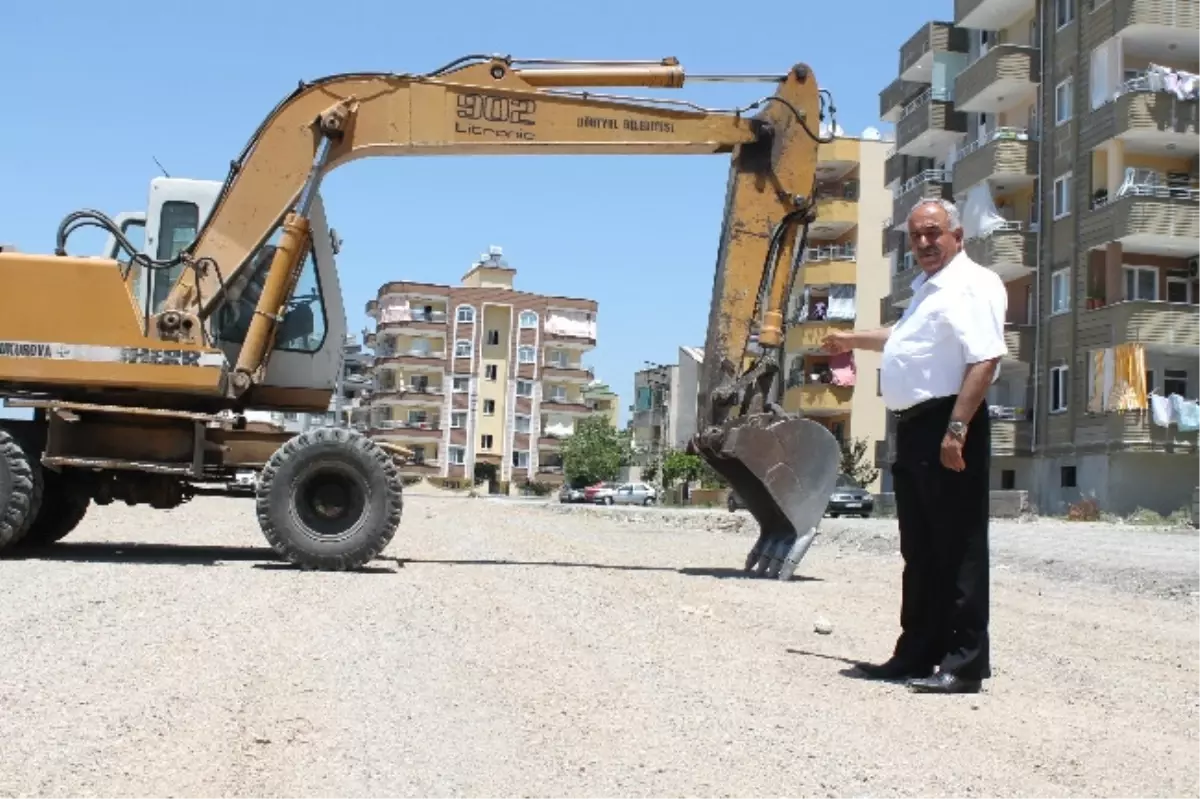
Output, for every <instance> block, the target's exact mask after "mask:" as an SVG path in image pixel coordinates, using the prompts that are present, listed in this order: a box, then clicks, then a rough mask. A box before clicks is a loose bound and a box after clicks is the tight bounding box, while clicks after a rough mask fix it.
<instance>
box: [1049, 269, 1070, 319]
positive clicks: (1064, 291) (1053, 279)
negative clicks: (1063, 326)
mask: <svg viewBox="0 0 1200 799" xmlns="http://www.w3.org/2000/svg"><path fill="white" fill-rule="evenodd" d="M1070 309H1071V270H1070V268H1067V269H1059V270H1057V271H1055V272H1054V273H1053V274H1052V275H1050V313H1052V314H1053V313H1064V312H1066V311H1068V310H1070Z"/></svg>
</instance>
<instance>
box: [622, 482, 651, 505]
mask: <svg viewBox="0 0 1200 799" xmlns="http://www.w3.org/2000/svg"><path fill="white" fill-rule="evenodd" d="M612 501H613V503H614V504H617V505H653V504H654V503H656V502H658V491H657V490H656V489H655V488H654V486H652V485H650V484H649V483H622V484H621V485H619V486H617V490H616V491H614V492H613V495H612Z"/></svg>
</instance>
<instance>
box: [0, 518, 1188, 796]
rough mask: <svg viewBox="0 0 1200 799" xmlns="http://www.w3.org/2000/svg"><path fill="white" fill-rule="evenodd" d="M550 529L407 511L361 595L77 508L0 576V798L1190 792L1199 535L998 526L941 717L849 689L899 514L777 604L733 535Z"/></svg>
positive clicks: (775, 587)
mask: <svg viewBox="0 0 1200 799" xmlns="http://www.w3.org/2000/svg"><path fill="white" fill-rule="evenodd" d="M562 511H563V509H561V508H554V507H545V506H539V505H537V504H536V503H523V502H496V501H488V500H470V499H445V498H432V497H421V496H413V497H410V499H409V501H408V503H407V505H406V509H405V520H404V523H403V525H402V533H401V534H400V535H399V536H398V537H397V539H396V541H395V542H394V543H393V544H392V546H391V547H389V549H388V550H387V551H386V552H385V556H386V558H385V559H382V560H380V561H377V562H376V564H375V565H374V566H373V567H372V569H371V570H370V571H369V573H363V574H316V573H303V572H298V571H295V570H293V569H291V568H289V567H287V566H285V565H284V564H280V563H278V562H275V561H274V558H273V557H272V554H271V552H270V550H268V549H266V548H265V545H264V543H263V541H262V538H261V536H260V535H259V533H258V532H257V529H256V527H255V523H254V518H253V513H252V510H251V505H250V504H249V503H248V502H246V501H221V500H197V501H196V502H193V503H191V504H190V505H187V506H184V507H183V508H180V509H178V510H176V511H173V512H170V513H161V512H155V511H151V510H142V509H129V508H124V507H112V508H103V509H98V510H95V511H93V513H92V516H91V517H89V519H88V520H87V521H86V522H85V524H84V525H83V526H82V527H81V528H80V529H79V530H78V531H77V533H75V534H73V535H72V536H71V537H70V538H69V539H67V541H65V542H63V544H62V545H61V546H59V547H58V548H56V549H55V550H53V551H47V552H46V553H44V554H40V555H38V556H37V557H36V558H30V559H26V560H12V559H8V560H3V561H0V570H2V573H3V583H4V586H5V600H6V601H5V603H4V606H3V609H0V640H2V641H3V642H4V645H3V653H4V656H3V658H2V659H0V741H3V742H4V746H3V748H2V749H0V752H2V754H0V759H2V762H0V794H4V795H66V794H70V795H80V794H84V795H123V796H130V795H132V796H140V795H211V796H222V795H231V794H239V795H298V796H309V795H334V794H338V795H345V796H387V795H393V796H394V795H405V796H408V795H435V796H442V795H524V796H548V795H555V796H562V795H568V796H602V795H663V794H666V795H680V794H693V795H714V796H778V795H830V796H844V795H877V796H912V795H932V796H946V795H968V796H970V795H994V796H1028V795H1038V796H1067V795H1090V796H1129V795H1133V796H1141V795H1155V796H1186V795H1196V792H1197V790H1198V784H1197V783H1198V778H1200V775H1198V769H1200V767H1198V765H1197V761H1196V757H1195V752H1196V748H1197V743H1198V736H1197V721H1198V714H1200V701H1198V693H1197V680H1198V677H1200V669H1198V667H1197V648H1198V627H1197V616H1198V613H1197V599H1196V597H1195V596H1194V595H1192V593H1191V591H1194V590H1195V589H1194V585H1195V577H1196V572H1197V566H1198V562H1197V554H1196V552H1197V538H1196V536H1195V534H1194V533H1184V534H1177V533H1162V532H1145V531H1139V530H1136V529H1135V530H1128V531H1116V532H1114V531H1113V530H1111V529H1109V530H1104V529H1101V528H1100V527H1099V526H1097V527H1095V528H1078V527H1076V528H1074V529H1073V530H1069V531H1068V530H1061V529H1057V528H1056V527H1055V526H1054V525H1053V524H1047V525H1025V526H1023V527H1019V529H1016V530H1015V531H1014V532H1013V533H1012V534H1009V533H1006V532H1004V529H1003V528H998V531H997V534H996V536H995V539H996V544H995V546H994V549H995V551H996V562H997V567H996V570H995V572H994V575H995V576H994V580H993V586H994V587H993V596H994V601H993V635H994V653H995V654H994V657H995V660H994V663H995V667H994V670H995V678H994V679H993V680H991V681H990V682H989V684H988V687H987V692H986V693H984V694H981V695H979V696H976V697H931V696H917V695H911V694H909V693H908V692H906V691H905V690H904V689H903V688H902V687H900V686H893V685H879V684H874V683H870V682H867V681H863V680H859V679H855V678H853V677H852V676H848V675H847V674H844V673H843V672H844V671H846V670H847V665H848V662H849V661H852V660H856V659H864V658H867V659H873V658H881V657H884V656H886V654H887V652H888V650H889V648H890V646H891V644H892V641H893V640H894V636H895V633H896V615H897V610H898V581H899V559H898V556H896V555H895V554H894V540H893V539H892V536H894V530H893V529H892V527H891V525H890V524H889V523H888V522H885V521H883V520H870V521H867V522H848V521H845V520H837V521H836V522H835V521H833V520H829V521H827V522H826V529H827V533H826V535H824V536H822V537H820V538H818V541H817V544H816V545H814V547H813V548H812V550H811V551H810V552H809V554H808V556H807V558H806V560H805V561H804V563H803V564H802V566H801V568H800V570H799V574H800V578H799V579H797V580H795V581H793V582H791V583H787V584H781V583H777V582H767V581H757V580H746V579H742V578H740V577H739V576H737V571H736V570H737V567H738V565H739V564H740V563H741V561H742V559H743V557H744V555H745V552H746V550H747V548H748V547H749V545H750V543H751V540H750V539H749V538H748V536H747V535H746V534H745V533H738V532H737V531H736V528H737V526H738V524H739V522H737V521H736V519H732V520H731V519H730V518H728V517H729V516H730V514H725V516H724V517H722V516H721V515H720V514H690V515H689V514H674V515H671V514H669V513H665V512H654V513H652V514H650V515H646V514H642V515H640V516H637V517H634V516H631V515H629V513H626V515H625V516H618V514H617V513H606V512H603V511H601V512H596V511H592V510H590V509H589V510H584V511H579V510H568V511H566V512H562ZM733 516H735V517H736V516H737V515H736V514H735V515H733ZM685 517H687V518H685ZM703 528H708V529H703ZM206 530H207V531H206ZM1072 535H1075V536H1078V535H1083V537H1082V538H1078V537H1077V538H1074V539H1072V538H1071V536H1072ZM1071 541H1077V542H1083V545H1082V546H1078V545H1075V544H1072V543H1070V542H1071ZM1114 542H1115V543H1114ZM1048 552H1049V553H1050V554H1047V553H1048ZM1130 552H1133V553H1141V554H1138V555H1135V556H1131V555H1129V553H1130ZM1150 552H1152V553H1156V554H1153V555H1150V556H1146V557H1142V556H1143V555H1145V553H1150ZM1122 558H1124V559H1125V560H1124V561H1123V560H1122ZM1139 558H1140V559H1139ZM1047 560H1049V561H1051V563H1046V561H1047ZM1126 561H1128V562H1126ZM1134 561H1136V562H1134ZM1060 564H1065V565H1060ZM1114 575H1126V577H1127V578H1128V579H1117V578H1115V577H1114ZM1189 587H1190V588H1189ZM819 619H823V620H827V621H828V622H830V623H831V624H832V626H833V631H832V633H831V634H828V635H819V634H817V633H815V632H814V629H813V628H814V622H816V621H817V620H819Z"/></svg>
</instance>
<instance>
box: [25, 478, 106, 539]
mask: <svg viewBox="0 0 1200 799" xmlns="http://www.w3.org/2000/svg"><path fill="white" fill-rule="evenodd" d="M42 476H43V480H44V483H45V488H44V491H43V493H42V507H41V509H40V510H39V511H38V513H37V516H36V517H35V518H34V519H33V523H32V524H30V525H29V529H28V530H27V531H26V533H25V537H24V538H22V539H21V546H23V547H41V546H49V545H50V544H53V543H56V542H58V541H61V540H62V539H63V538H65V537H66V536H67V534H69V533H70V532H71V531H72V530H74V529H75V528H76V527H78V526H79V523H80V522H81V521H83V517H84V516H86V515H87V512H88V508H89V507H91V504H92V498H91V496H89V495H88V493H87V492H86V491H84V490H83V487H82V486H80V485H79V484H78V483H77V482H76V481H75V480H73V479H72V478H71V476H70V475H64V474H61V473H59V472H52V471H50V470H48V469H44V470H42Z"/></svg>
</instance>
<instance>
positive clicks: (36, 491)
mask: <svg viewBox="0 0 1200 799" xmlns="http://www.w3.org/2000/svg"><path fill="white" fill-rule="evenodd" d="M42 488H43V486H42V464H41V463H39V462H38V460H37V457H36V456H33V455H30V452H29V450H28V449H27V448H26V447H25V446H22V444H21V442H19V441H18V440H17V438H16V437H15V436H14V435H13V434H12V433H10V432H9V431H8V430H5V429H3V428H0V549H5V548H7V547H10V546H12V545H14V544H16V543H17V542H18V541H20V540H21V539H22V538H23V537H24V536H25V533H26V532H27V531H28V530H29V526H30V525H31V524H32V523H33V520H34V518H36V517H37V514H38V511H39V510H40V509H41V506H42Z"/></svg>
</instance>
